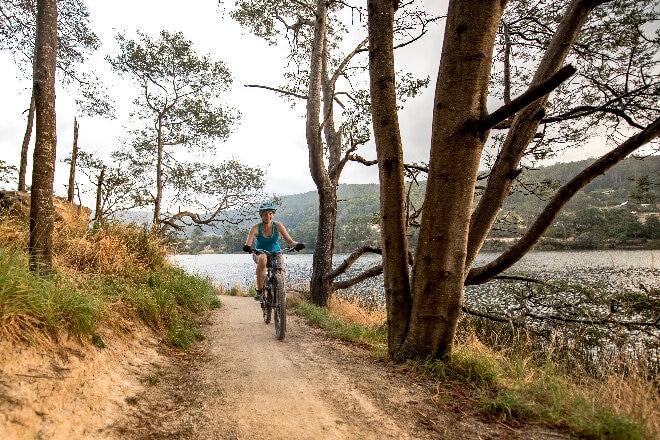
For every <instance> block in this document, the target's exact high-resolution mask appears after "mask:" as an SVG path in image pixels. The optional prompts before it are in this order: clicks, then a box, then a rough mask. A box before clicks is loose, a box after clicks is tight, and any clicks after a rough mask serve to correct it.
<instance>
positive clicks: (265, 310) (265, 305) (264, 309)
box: [261, 292, 271, 324]
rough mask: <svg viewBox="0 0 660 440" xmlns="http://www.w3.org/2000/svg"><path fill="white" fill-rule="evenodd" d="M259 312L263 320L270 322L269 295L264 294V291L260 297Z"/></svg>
mask: <svg viewBox="0 0 660 440" xmlns="http://www.w3.org/2000/svg"><path fill="white" fill-rule="evenodd" d="M261 313H262V314H263V318H264V322H265V323H266V324H270V315H271V307H270V295H266V292H264V296H263V297H262V298H261Z"/></svg>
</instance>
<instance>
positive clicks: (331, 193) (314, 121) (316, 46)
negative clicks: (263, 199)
mask: <svg viewBox="0 0 660 440" xmlns="http://www.w3.org/2000/svg"><path fill="white" fill-rule="evenodd" d="M326 19H327V5H326V1H325V0H317V4H316V23H315V26H314V41H313V43H312V54H311V59H310V73H309V91H308V94H307V97H308V98H307V116H306V118H307V119H306V130H305V131H306V137H307V148H308V150H309V170H310V173H311V175H312V179H313V180H314V183H315V184H316V188H317V192H318V194H319V225H318V233H317V239H316V249H315V250H314V259H313V262H312V279H311V280H310V293H311V297H312V302H313V303H314V304H316V305H318V306H322V307H325V306H327V303H328V297H329V295H330V292H329V282H328V281H327V280H326V279H325V278H324V276H325V275H326V274H327V273H329V272H330V271H331V270H332V251H333V250H334V224H335V223H334V221H331V220H334V219H335V218H336V215H337V196H336V192H335V191H336V189H335V188H334V186H333V182H332V181H331V179H330V176H329V175H328V170H327V169H326V167H325V163H324V157H323V141H322V139H321V126H320V123H319V120H320V116H321V83H322V81H323V54H324V52H325V35H326Z"/></svg>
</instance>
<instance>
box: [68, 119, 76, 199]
mask: <svg viewBox="0 0 660 440" xmlns="http://www.w3.org/2000/svg"><path fill="white" fill-rule="evenodd" d="M77 159H78V119H77V118H75V117H74V118H73V148H72V149H71V167H69V193H68V197H67V200H68V201H69V203H73V196H74V189H75V183H76V160H77Z"/></svg>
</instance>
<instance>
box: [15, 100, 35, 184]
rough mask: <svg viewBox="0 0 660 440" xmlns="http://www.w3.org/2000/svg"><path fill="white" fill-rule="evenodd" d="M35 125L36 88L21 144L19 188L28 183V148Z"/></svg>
mask: <svg viewBox="0 0 660 440" xmlns="http://www.w3.org/2000/svg"><path fill="white" fill-rule="evenodd" d="M33 126H34V89H33V90H32V95H31V96H30V108H29V110H28V117H27V127H26V128H25V135H24V136H23V145H21V163H20V165H19V167H18V190H19V191H25V188H26V183H25V176H26V175H27V160H28V150H29V147H30V139H31V138H32V129H33Z"/></svg>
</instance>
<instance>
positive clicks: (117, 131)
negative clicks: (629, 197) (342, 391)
mask: <svg viewBox="0 0 660 440" xmlns="http://www.w3.org/2000/svg"><path fill="white" fill-rule="evenodd" d="M225 3H226V4H227V6H229V7H231V6H232V5H233V1H230V2H225ZM424 3H426V4H427V7H428V8H429V10H430V11H431V12H433V13H436V14H439V15H444V14H445V13H446V2H445V1H437V0H425V1H424ZM86 4H87V6H88V8H89V11H90V22H91V28H92V30H93V31H94V32H95V33H96V34H97V35H98V36H99V38H100V39H101V41H102V46H101V48H100V49H99V50H98V51H97V53H96V54H95V55H94V56H93V58H92V59H91V60H90V61H89V62H90V63H92V65H93V66H94V69H95V71H96V72H97V73H98V75H99V76H101V77H102V79H103V80H104V83H105V84H106V85H107V87H108V88H109V90H110V95H111V96H112V97H113V98H114V100H115V105H116V108H117V119H115V120H107V119H102V118H98V117H97V118H90V117H85V116H80V115H78V122H79V124H80V132H79V140H78V144H79V147H80V148H81V149H82V150H85V151H87V152H96V153H99V154H100V155H101V156H104V155H106V156H107V153H109V152H110V151H113V150H116V149H118V148H119V147H120V145H121V141H122V137H123V136H124V133H125V127H126V122H127V119H128V112H129V111H130V109H131V108H132V107H131V102H132V100H133V99H134V96H135V93H136V91H137V89H136V87H135V86H134V85H133V84H132V83H130V82H129V81H128V80H121V79H120V78H118V77H117V76H116V75H114V74H113V73H112V72H111V70H110V67H109V65H108V64H107V63H106V62H105V61H104V59H103V58H104V56H105V55H107V54H111V55H113V56H114V55H116V54H117V50H118V49H117V45H116V42H115V39H114V35H115V33H116V32H121V33H126V34H127V35H128V36H130V37H134V36H135V30H140V31H141V32H144V33H147V34H148V35H150V36H151V37H152V38H154V39H155V38H157V36H158V33H159V32H160V31H161V30H167V31H170V32H177V31H181V32H182V33H183V34H184V36H185V38H187V39H189V40H191V41H192V42H193V49H194V50H195V51H196V52H197V53H198V54H200V55H201V54H209V55H211V56H212V58H214V59H217V60H222V61H223V62H225V63H226V65H227V66H228V67H229V69H230V70H231V72H232V74H233V77H234V85H233V88H232V90H231V92H228V93H227V94H226V95H225V97H226V100H227V103H228V104H229V105H231V106H233V107H235V108H236V109H238V110H239V111H240V112H241V114H242V116H241V122H240V125H238V127H237V128H236V130H235V131H234V133H233V134H232V135H231V136H230V137H229V139H228V141H227V142H226V143H222V144H218V145H217V154H216V156H215V157H205V158H203V159H205V160H208V161H213V160H215V161H216V162H220V161H222V160H226V159H230V158H235V159H239V160H240V161H242V162H244V163H246V164H248V165H250V166H261V167H263V168H264V169H265V170H266V173H267V174H266V182H267V186H266V190H267V191H268V192H271V193H276V194H278V195H287V194H296V193H302V192H306V191H312V190H315V189H316V188H315V186H314V183H313V181H312V178H311V177H310V174H309V166H308V151H307V146H306V141H305V125H304V124H305V120H304V113H305V104H304V102H301V103H300V104H299V105H297V106H296V107H295V108H291V105H290V103H289V102H287V101H285V100H283V99H282V98H280V97H279V96H278V95H276V94H275V93H273V92H269V91H266V90H262V89H255V88H246V87H244V85H245V84H261V85H270V86H279V85H282V83H283V80H282V76H281V74H282V71H283V68H284V65H285V63H286V53H287V50H286V49H287V48H286V47H285V46H281V47H277V46H268V44H267V43H266V42H264V41H262V40H260V39H258V38H256V37H254V36H252V35H250V34H247V33H246V32H245V31H243V30H242V29H241V28H240V27H239V26H238V25H237V24H236V23H234V22H233V21H232V20H231V18H230V17H229V15H228V13H227V12H226V11H224V12H223V10H222V9H220V8H219V7H218V1H217V0H192V1H190V2H187V3H186V7H181V4H182V3H181V2H180V1H174V0H140V1H127V0H114V1H111V2H109V1H102V0H88V1H86ZM442 32H443V26H442V23H439V24H437V25H436V26H434V27H432V29H431V31H430V32H429V34H428V35H427V36H426V38H425V39H424V40H423V41H421V42H420V43H418V44H416V45H414V46H411V47H407V48H405V50H403V51H399V52H397V55H396V56H397V70H409V71H412V72H414V74H415V75H417V76H419V77H425V76H427V75H428V76H430V78H431V85H430V86H429V88H428V89H427V90H426V91H425V93H424V94H423V95H422V96H421V97H418V98H415V100H413V101H409V102H408V103H406V106H405V109H404V110H403V111H402V112H401V113H400V121H401V130H402V136H403V144H404V150H405V159H406V161H407V162H414V161H426V160H428V150H429V144H430V136H431V133H430V128H431V127H430V125H431V109H432V102H433V98H432V93H433V89H434V86H435V78H436V75H437V69H438V64H439V59H440V49H441V40H442ZM365 56H366V55H365ZM0 63H2V66H3V67H2V69H0V81H1V84H2V85H3V87H2V105H0V159H1V160H4V161H5V162H7V163H8V164H11V165H15V166H18V162H19V154H20V145H21V142H22V139H23V134H24V130H25V114H24V112H25V110H26V109H27V107H28V104H29V99H30V85H31V79H30V78H24V77H22V76H21V73H20V72H19V71H18V69H16V68H15V67H14V65H13V62H12V59H11V56H10V55H9V54H8V53H3V52H0ZM56 108H57V126H58V151H57V158H58V162H57V168H56V175H55V192H56V194H58V195H64V194H65V193H66V188H65V184H66V182H67V181H68V168H67V166H66V165H65V164H63V163H62V162H61V159H63V158H65V157H67V156H69V155H70V150H71V144H72V136H73V135H72V133H73V118H74V116H76V111H75V106H74V103H73V100H72V99H71V97H70V96H68V95H67V91H66V90H65V89H63V88H62V87H61V86H59V85H58V86H57V99H56ZM32 142H34V136H33V139H32ZM359 153H360V154H361V155H363V156H364V157H366V158H369V159H373V158H375V147H374V145H373V143H370V144H367V145H365V146H363V147H362V148H361V150H360V151H359ZM31 154H32V148H31V150H30V157H31ZM580 154H581V155H582V157H588V156H589V155H593V151H588V152H580V153H576V154H573V155H570V156H564V158H563V160H576V159H579V158H580V157H581V156H580ZM195 159H199V158H195ZM30 162H31V160H30ZM29 174H30V170H28V182H29V180H30V178H29ZM81 179H82V176H81ZM341 182H342V183H372V182H377V169H376V167H369V168H365V167H364V166H362V165H358V164H350V163H349V164H348V165H347V167H346V169H345V171H344V173H343V174H342V179H341ZM84 202H85V200H84ZM88 203H91V202H88Z"/></svg>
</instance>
